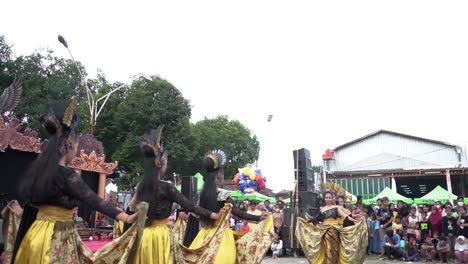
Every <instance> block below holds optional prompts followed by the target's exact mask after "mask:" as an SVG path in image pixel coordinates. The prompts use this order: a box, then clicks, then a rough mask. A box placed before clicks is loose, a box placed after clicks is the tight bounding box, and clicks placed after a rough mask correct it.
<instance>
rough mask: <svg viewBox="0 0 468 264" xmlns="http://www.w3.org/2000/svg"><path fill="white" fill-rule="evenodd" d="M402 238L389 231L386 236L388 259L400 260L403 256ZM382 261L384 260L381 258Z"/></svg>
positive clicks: (385, 248)
mask: <svg viewBox="0 0 468 264" xmlns="http://www.w3.org/2000/svg"><path fill="white" fill-rule="evenodd" d="M400 240H401V239H400V236H399V235H398V234H394V233H393V230H387V231H386V234H385V236H384V240H383V243H384V253H385V255H386V256H387V257H388V259H399V258H401V256H402V253H401V250H400ZM381 259H382V258H381Z"/></svg>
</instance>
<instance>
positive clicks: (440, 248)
mask: <svg viewBox="0 0 468 264" xmlns="http://www.w3.org/2000/svg"><path fill="white" fill-rule="evenodd" d="M436 250H437V255H438V256H439V260H440V261H441V262H442V261H444V262H445V261H448V259H449V257H450V248H449V244H448V243H447V237H446V236H441V237H440V238H439V243H437V248H436Z"/></svg>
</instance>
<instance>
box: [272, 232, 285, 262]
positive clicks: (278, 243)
mask: <svg viewBox="0 0 468 264" xmlns="http://www.w3.org/2000/svg"><path fill="white" fill-rule="evenodd" d="M282 250H283V241H282V240H281V239H280V237H279V235H278V233H275V236H274V239H273V243H272V244H271V251H272V252H273V258H274V259H277V258H278V256H281V251H282Z"/></svg>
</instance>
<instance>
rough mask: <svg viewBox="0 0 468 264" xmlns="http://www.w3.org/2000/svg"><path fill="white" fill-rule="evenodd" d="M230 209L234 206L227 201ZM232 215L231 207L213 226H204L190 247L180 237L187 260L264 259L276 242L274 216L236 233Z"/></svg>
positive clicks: (228, 262)
mask: <svg viewBox="0 0 468 264" xmlns="http://www.w3.org/2000/svg"><path fill="white" fill-rule="evenodd" d="M226 208H228V209H230V208H231V205H230V204H226ZM230 215H231V213H230V210H228V211H226V212H225V213H224V214H223V215H222V217H221V218H220V219H219V220H218V221H216V224H215V225H214V226H213V227H210V228H208V227H204V228H202V229H201V230H200V231H199V232H198V235H197V237H196V238H195V239H194V241H193V242H192V244H191V245H190V247H188V248H187V247H185V246H184V245H183V244H182V241H183V236H182V235H179V236H178V241H179V246H180V248H182V252H183V257H184V262H185V263H191V264H195V263H197V264H198V263H199V264H208V263H210V264H213V263H216V264H218V263H223V264H224V263H226V264H231V263H232V264H234V263H242V264H244V263H245V264H247V263H248V264H257V263H260V262H261V260H262V258H263V256H264V255H265V253H266V252H267V251H268V249H269V248H270V246H271V243H272V242H273V234H274V233H273V218H272V216H271V215H269V217H268V218H267V219H266V220H265V221H262V222H260V223H259V224H258V225H257V227H256V228H255V229H254V230H252V231H251V232H248V233H236V234H235V233H234V232H233V231H232V230H231V228H230V227H229V218H230ZM176 226H177V225H176ZM236 238H238V239H237V241H236Z"/></svg>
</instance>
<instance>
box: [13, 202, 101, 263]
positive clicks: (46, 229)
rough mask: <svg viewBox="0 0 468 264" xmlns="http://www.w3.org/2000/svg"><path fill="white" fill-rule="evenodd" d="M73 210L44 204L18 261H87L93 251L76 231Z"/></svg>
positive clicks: (26, 236)
mask: <svg viewBox="0 0 468 264" xmlns="http://www.w3.org/2000/svg"><path fill="white" fill-rule="evenodd" d="M72 218H73V211H72V210H71V209H65V208H61V207H56V206H47V205H44V206H40V207H39V212H38V214H37V218H36V221H34V223H33V224H32V226H31V227H30V228H29V230H28V232H27V233H26V235H25V237H24V238H23V240H22V242H21V245H20V247H19V249H18V253H17V254H16V258H15V263H17V264H23V263H59V262H63V261H64V260H67V261H69V262H70V263H87V262H91V261H92V260H93V253H92V252H91V250H89V249H88V248H87V247H86V246H85V245H84V244H83V243H81V239H80V238H79V236H78V237H76V236H77V234H76V229H75V226H74V224H73V222H72Z"/></svg>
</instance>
